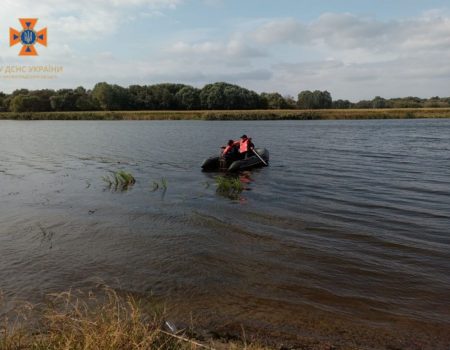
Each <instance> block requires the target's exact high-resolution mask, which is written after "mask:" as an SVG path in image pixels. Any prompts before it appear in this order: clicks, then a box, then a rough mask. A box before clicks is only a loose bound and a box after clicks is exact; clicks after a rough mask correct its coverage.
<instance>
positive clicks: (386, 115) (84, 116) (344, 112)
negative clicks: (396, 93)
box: [0, 108, 450, 120]
mask: <svg viewBox="0 0 450 350" xmlns="http://www.w3.org/2000/svg"><path fill="white" fill-rule="evenodd" d="M413 118H450V108H399V109H324V110H236V111H114V112H107V111H101V112H40V113H9V112H2V113H0V119H12V120H320V119H413Z"/></svg>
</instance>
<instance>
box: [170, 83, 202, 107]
mask: <svg viewBox="0 0 450 350" xmlns="http://www.w3.org/2000/svg"><path fill="white" fill-rule="evenodd" d="M175 99H176V100H177V104H178V106H179V107H180V109H187V110H195V109H199V108H200V90H199V89H196V88H194V87H192V86H185V87H183V88H182V89H181V90H179V91H178V92H177V94H176V95H175Z"/></svg>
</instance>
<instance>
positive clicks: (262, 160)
mask: <svg viewBox="0 0 450 350" xmlns="http://www.w3.org/2000/svg"><path fill="white" fill-rule="evenodd" d="M252 151H253V153H255V154H256V156H257V157H258V158H259V159H260V160H261V162H263V164H264V165H265V166H268V164H267V163H266V162H265V161H264V159H262V158H261V156H260V155H259V154H258V152H256V151H255V149H254V148H252Z"/></svg>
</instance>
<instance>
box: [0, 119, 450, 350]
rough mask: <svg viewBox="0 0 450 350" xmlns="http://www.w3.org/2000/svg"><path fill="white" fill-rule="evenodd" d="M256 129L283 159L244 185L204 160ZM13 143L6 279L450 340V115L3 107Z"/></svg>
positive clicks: (257, 325)
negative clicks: (48, 112)
mask: <svg viewBox="0 0 450 350" xmlns="http://www.w3.org/2000/svg"><path fill="white" fill-rule="evenodd" d="M243 132H246V133H247V134H251V136H252V137H253V140H254V142H255V143H257V145H258V146H262V147H266V148H268V149H269V151H270V152H271V165H270V167H268V168H262V169H257V170H254V171H252V172H246V173H243V174H240V175H239V181H240V183H242V184H243V187H244V190H243V191H242V192H241V193H240V195H239V199H238V200H230V199H228V198H225V197H223V196H220V195H217V193H216V186H217V185H216V180H215V178H216V176H217V174H214V173H202V172H201V171H200V164H201V162H202V160H203V158H206V157H207V156H209V155H210V154H213V153H215V151H216V147H217V146H219V145H218V140H222V139H223V138H224V135H225V139H226V138H228V137H237V136H239V135H241V134H242V133H243ZM280 140H282V142H280ZM219 143H220V142H219ZM187 145H189V147H187ZM0 149H1V152H0V195H1V202H0V220H1V221H0V222H1V226H0V289H1V290H3V291H4V292H5V294H6V295H9V296H18V297H23V298H27V299H30V300H39V299H40V298H41V297H42V295H43V294H45V293H49V292H53V291H61V290H65V289H68V288H69V287H85V286H89V285H91V283H92V281H96V280H97V278H101V279H103V280H104V281H105V282H107V283H108V284H110V285H111V286H113V287H116V288H120V289H123V290H127V291H132V292H135V293H139V294H147V293H153V294H155V295H157V296H160V297H162V298H164V299H165V300H167V303H168V306H169V308H170V310H171V312H172V314H173V318H174V319H175V320H177V322H181V323H182V322H188V321H189V320H190V318H191V316H192V317H193V319H194V321H195V323H196V324H197V325H199V327H204V328H205V329H215V330H216V331H218V332H223V333H226V332H231V333H233V332H237V333H240V332H241V324H243V325H244V326H245V328H246V329H248V330H249V331H251V330H255V331H257V333H259V334H261V333H266V334H270V335H272V336H274V337H285V338H289V339H294V340H295V339H297V340H298V339H300V340H304V339H307V338H308V337H313V338H314V337H317V336H319V337H321V339H330V340H331V341H336V339H339V341H341V342H344V343H345V344H372V345H373V346H375V347H376V346H378V345H379V344H384V343H389V344H391V346H397V347H398V348H446V347H447V346H448V344H449V336H448V334H449V333H450V332H448V331H449V327H450V300H449V298H448V295H449V292H450V275H449V273H448V271H449V268H450V253H449V251H450V250H449V243H450V237H449V227H450V199H449V198H450V196H449V195H450V190H449V185H450V180H449V179H450V167H449V164H450V163H449V160H450V152H449V151H450V121H448V120H427V121H426V120H403V121H402V120H393V121H314V122H313V121H311V122H198V121H195V122H187V121H186V122H185V121H179V122H10V121H2V122H0ZM118 170H125V171H127V172H130V173H132V174H133V176H134V177H135V178H136V184H134V185H133V186H132V187H130V188H129V189H128V191H123V192H122V191H118V192H115V191H105V190H104V189H105V184H104V183H103V181H102V176H105V175H107V174H109V172H110V171H118ZM162 179H165V181H166V186H165V188H164V186H163V184H162ZM155 183H157V184H158V187H157V188H156V189H155V186H156V185H155ZM392 344H393V345H392Z"/></svg>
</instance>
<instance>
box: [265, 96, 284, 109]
mask: <svg viewBox="0 0 450 350" xmlns="http://www.w3.org/2000/svg"><path fill="white" fill-rule="evenodd" d="M261 100H262V103H263V107H264V108H268V109H287V108H289V105H288V103H287V102H286V100H285V99H284V98H283V96H281V94H279V93H278V92H272V93H266V92H263V93H262V94H261Z"/></svg>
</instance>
